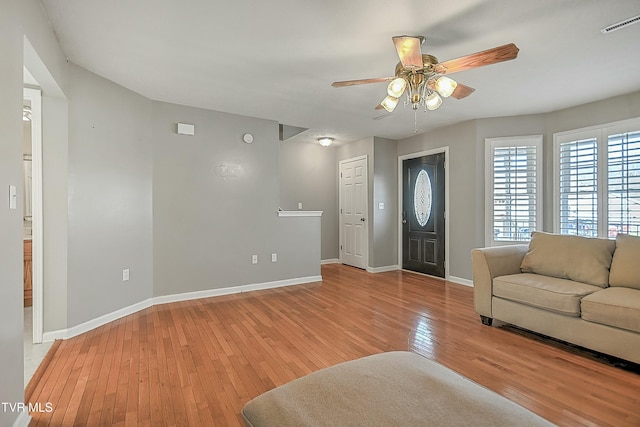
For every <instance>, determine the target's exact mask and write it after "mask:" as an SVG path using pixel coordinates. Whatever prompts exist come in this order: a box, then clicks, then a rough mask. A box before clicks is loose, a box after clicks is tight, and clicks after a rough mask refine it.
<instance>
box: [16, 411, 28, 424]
mask: <svg viewBox="0 0 640 427" xmlns="http://www.w3.org/2000/svg"><path fill="white" fill-rule="evenodd" d="M30 422H31V415H29V412H27V411H23V412H20V413H19V414H18V418H16V420H15V421H14V422H13V427H29V423H30Z"/></svg>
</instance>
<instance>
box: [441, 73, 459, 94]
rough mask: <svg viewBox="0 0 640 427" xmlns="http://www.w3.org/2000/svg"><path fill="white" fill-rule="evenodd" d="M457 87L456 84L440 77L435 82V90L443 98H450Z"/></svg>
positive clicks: (447, 78)
mask: <svg viewBox="0 0 640 427" xmlns="http://www.w3.org/2000/svg"><path fill="white" fill-rule="evenodd" d="M457 86H458V83H456V81H455V80H452V79H450V78H449V77H445V76H442V77H440V78H439V79H438V80H436V90H437V91H438V93H439V94H440V95H442V96H443V97H445V98H448V97H450V96H451V94H452V93H453V91H454V90H456V87H457Z"/></svg>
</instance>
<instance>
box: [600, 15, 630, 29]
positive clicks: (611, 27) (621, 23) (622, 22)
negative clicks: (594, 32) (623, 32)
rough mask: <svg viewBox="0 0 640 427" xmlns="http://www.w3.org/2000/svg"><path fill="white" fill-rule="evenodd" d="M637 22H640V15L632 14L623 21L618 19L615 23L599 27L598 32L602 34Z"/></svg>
mask: <svg viewBox="0 0 640 427" xmlns="http://www.w3.org/2000/svg"><path fill="white" fill-rule="evenodd" d="M637 22H640V15H638V16H634V17H633V18H629V19H625V20H624V21H620V22H618V23H617V24H613V25H609V26H608V27H606V28H603V29H601V30H600V32H601V33H602V34H609V33H610V32H612V31H616V30H619V29H621V28H624V27H628V26H629V25H631V24H635V23H637Z"/></svg>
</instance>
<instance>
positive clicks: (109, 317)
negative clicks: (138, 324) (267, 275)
mask: <svg viewBox="0 0 640 427" xmlns="http://www.w3.org/2000/svg"><path fill="white" fill-rule="evenodd" d="M321 281H322V276H321V275H318V276H307V277H297V278H294V279H285V280H276V281H273V282H263V283H252V284H249V285H242V286H231V287H227V288H220V289H209V290H206V291H196V292H185V293H181V294H173V295H163V296H159V297H154V298H148V299H146V300H144V301H140V302H138V303H136V304H133V305H130V306H128V307H124V308H121V309H119V310H116V311H114V312H112V313H108V314H105V315H103V316H100V317H97V318H95V319H92V320H89V321H87V322H84V323H81V324H80V325H77V326H73V327H71V328H68V329H60V330H57V331H50V332H45V333H44V334H42V341H43V342H49V341H55V340H66V339H69V338H73V337H75V336H77V335H80V334H83V333H85V332H89V331H90V330H92V329H95V328H97V327H100V326H102V325H105V324H107V323H109V322H113V321H114V320H118V319H120V318H122V317H125V316H128V315H130V314H133V313H136V312H138V311H140V310H144V309H145V308H149V307H152V306H154V305H158V304H168V303H172V302H180V301H189V300H194V299H200V298H209V297H215V296H221V295H230V294H237V293H241V292H251V291H259V290H263V289H273V288H281V287H284V286H292V285H302V284H305V283H313V282H321Z"/></svg>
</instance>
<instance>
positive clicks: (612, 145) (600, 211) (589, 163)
mask: <svg viewBox="0 0 640 427" xmlns="http://www.w3.org/2000/svg"><path fill="white" fill-rule="evenodd" d="M638 129H640V120H629V121H625V122H619V123H615V124H610V125H606V126H602V127H597V128H591V129H587V130H579V131H570V132H563V133H559V134H555V135H554V146H555V160H556V170H555V184H554V185H555V194H556V195H555V196H554V202H555V204H554V211H555V217H556V220H555V224H556V225H555V231H556V232H558V233H560V234H572V235H578V236H587V237H609V238H615V236H616V235H617V234H618V233H625V234H632V235H636V236H638V235H640V130H638Z"/></svg>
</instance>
